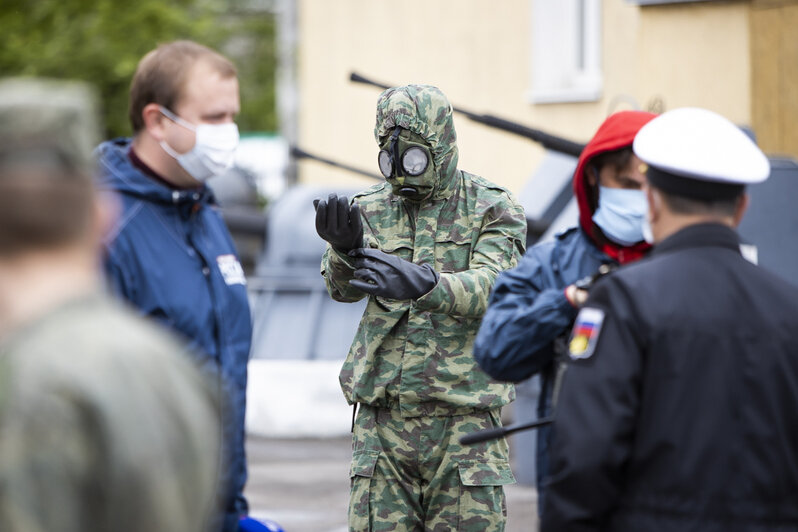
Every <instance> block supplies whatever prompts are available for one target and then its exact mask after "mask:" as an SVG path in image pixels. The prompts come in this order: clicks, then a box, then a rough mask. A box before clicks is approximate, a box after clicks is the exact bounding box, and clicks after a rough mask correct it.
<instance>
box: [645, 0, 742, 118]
mask: <svg viewBox="0 0 798 532" xmlns="http://www.w3.org/2000/svg"><path fill="white" fill-rule="evenodd" d="M749 12H750V5H749V2H747V1H743V2H699V3H688V4H671V5H665V6H650V7H642V8H640V26H639V29H638V35H637V46H638V48H639V53H638V63H637V70H638V79H639V88H640V93H641V95H643V97H645V98H654V97H657V96H659V97H661V99H662V101H663V103H664V107H665V109H673V108H676V107H685V106H698V107H706V108H708V109H711V110H713V111H716V112H718V113H720V114H722V115H724V116H726V117H727V118H729V119H730V120H732V121H734V122H736V123H739V124H745V125H750V124H751V105H750V100H751V83H750V78H751V65H750V53H749V48H750V43H749V29H748V26H749Z"/></svg>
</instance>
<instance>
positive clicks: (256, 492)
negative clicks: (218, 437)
mask: <svg viewBox="0 0 798 532" xmlns="http://www.w3.org/2000/svg"><path fill="white" fill-rule="evenodd" d="M510 452H511V456H512V453H513V442H512V439H511V440H510ZM247 453H248V456H247V459H248V463H249V481H248V483H247V488H246V495H247V498H248V499H249V503H250V511H251V514H252V516H253V517H256V518H266V519H271V520H273V521H275V522H277V523H278V524H279V525H280V526H281V527H282V528H283V529H284V530H285V532H346V531H347V524H346V512H347V506H348V504H349V461H350V458H351V440H350V438H349V437H348V436H346V437H334V438H324V439H319V438H301V439H293V438H280V439H274V438H264V437H257V436H250V437H249V438H248V439H247ZM505 493H506V496H507V528H506V532H535V531H537V530H538V522H537V513H536V511H535V508H536V501H537V495H536V490H535V488H534V487H531V486H527V485H523V484H514V485H510V486H505Z"/></svg>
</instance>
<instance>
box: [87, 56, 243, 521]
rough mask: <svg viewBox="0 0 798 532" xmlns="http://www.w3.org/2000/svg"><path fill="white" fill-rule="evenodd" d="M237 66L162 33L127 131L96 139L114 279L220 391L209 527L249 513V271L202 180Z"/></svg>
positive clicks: (231, 132) (224, 161)
mask: <svg viewBox="0 0 798 532" xmlns="http://www.w3.org/2000/svg"><path fill="white" fill-rule="evenodd" d="M238 111H239V96H238V80H237V77H236V70H235V67H234V66H233V65H232V64H231V63H230V61H228V60H227V59H226V58H224V57H222V56H221V55H219V54H217V53H216V52H214V51H212V50H210V49H208V48H206V47H204V46H201V45H199V44H197V43H194V42H190V41H177V42H173V43H170V44H165V45H162V46H160V47H158V48H157V49H155V50H153V51H152V52H150V53H148V54H147V55H146V56H144V58H143V59H142V60H141V62H140V63H139V65H138V69H137V70H136V73H135V76H134V78H133V82H132V84H131V89H130V121H131V124H132V126H133V131H134V136H133V138H132V139H126V138H125V139H115V140H112V141H108V142H105V143H103V144H101V145H100V147H99V148H98V150H97V151H98V156H99V172H100V182H101V186H103V187H104V188H106V189H110V190H113V191H115V192H116V193H117V194H118V196H119V198H120V203H121V209H122V212H121V214H120V216H119V220H118V222H117V224H116V226H115V227H114V228H113V230H112V232H111V233H110V235H109V236H108V237H107V242H106V251H107V253H106V261H105V267H106V272H107V275H108V278H109V281H110V283H111V284H112V286H113V288H114V290H115V291H116V292H117V293H118V294H119V295H120V296H121V297H123V298H125V299H127V300H128V301H130V302H131V303H132V304H133V305H134V306H135V307H137V308H139V309H140V311H141V313H142V314H144V315H147V316H150V317H152V318H154V319H156V320H157V321H159V322H161V323H162V324H164V325H165V326H167V327H168V328H170V329H172V330H174V331H177V332H178V333H180V334H182V336H183V337H184V338H185V340H186V342H187V343H188V345H189V347H190V349H191V352H192V353H193V354H194V356H195V357H196V359H197V362H198V363H199V365H200V367H201V368H202V369H203V370H205V372H206V373H207V374H208V375H209V376H210V377H211V379H212V380H213V382H214V383H215V385H216V386H218V389H219V392H220V395H221V397H222V398H223V401H224V405H225V406H224V407H223V412H222V432H223V450H224V453H223V455H224V461H225V463H224V464H222V465H221V467H222V469H221V475H220V476H221V482H220V506H221V507H220V512H221V514H223V521H224V523H223V524H222V523H219V526H218V528H217V529H216V530H222V531H224V532H229V531H235V530H238V527H239V519H240V518H241V517H243V516H246V515H247V511H248V508H247V502H246V500H245V498H244V496H243V489H244V484H245V482H246V478H247V468H246V458H245V454H244V410H245V406H246V385H247V361H248V359H249V349H250V339H251V332H252V325H251V320H250V312H249V304H248V300H247V291H246V279H245V277H244V272H243V269H242V267H241V264H240V263H239V261H238V257H237V256H236V250H235V248H234V246H233V241H232V239H231V237H230V234H229V232H228V230H227V228H226V227H225V225H224V222H223V221H222V218H221V216H220V214H219V212H218V210H217V208H216V205H215V202H214V197H213V194H212V192H211V190H210V189H209V188H208V187H207V186H206V185H205V180H206V179H208V178H210V177H212V176H213V175H216V174H219V173H221V172H222V171H224V170H225V169H226V168H228V167H229V166H230V165H231V164H232V161H233V154H234V151H235V148H236V146H237V144H238V128H237V126H236V124H235V123H234V122H233V119H234V117H235V116H236V114H237V113H238Z"/></svg>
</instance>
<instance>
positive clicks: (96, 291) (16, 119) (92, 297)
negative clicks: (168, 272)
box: [0, 79, 219, 532]
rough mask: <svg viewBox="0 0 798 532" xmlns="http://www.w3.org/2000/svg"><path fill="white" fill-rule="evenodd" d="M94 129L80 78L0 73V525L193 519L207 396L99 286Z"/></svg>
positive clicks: (80, 530)
mask: <svg viewBox="0 0 798 532" xmlns="http://www.w3.org/2000/svg"><path fill="white" fill-rule="evenodd" d="M97 133H98V129H97V123H96V115H95V113H94V101H93V98H92V93H91V91H90V90H89V89H88V88H87V87H86V86H85V85H83V84H79V83H70V82H52V81H45V80H35V79H11V80H4V81H2V82H0V530H3V531H6V532H31V531H45V530H59V531H63V532H85V531H89V530H90V531H93V532H141V531H143V530H146V531H148V532H177V531H183V532H197V531H204V530H207V528H206V525H207V524H208V519H209V516H210V513H211V511H212V509H213V501H214V496H215V492H216V482H217V473H218V471H217V467H216V463H217V461H218V459H219V458H218V448H219V441H218V436H217V435H218V430H219V429H218V417H217V414H216V411H217V406H216V400H215V397H214V396H213V395H212V393H211V391H210V388H209V387H208V386H207V383H206V382H205V381H204V380H203V379H202V378H201V376H200V374H199V372H198V370H197V369H196V368H195V367H193V366H192V365H191V364H190V363H189V362H188V361H187V360H186V359H185V357H184V356H181V354H180V350H181V348H180V345H179V344H178V342H177V341H176V340H175V339H173V338H171V337H170V336H168V335H167V334H166V333H164V332H163V331H160V330H158V328H156V327H155V326H153V325H152V324H150V323H146V322H145V321H144V320H142V319H141V318H139V317H137V316H135V315H134V314H133V313H132V312H130V311H129V310H127V309H124V308H122V306H121V305H119V304H118V303H116V302H115V301H113V300H112V299H110V298H109V297H108V296H106V295H104V293H103V291H102V286H103V282H102V274H101V268H100V250H101V244H100V241H101V237H102V233H103V231H104V230H106V229H107V228H108V225H109V223H110V219H111V217H112V214H111V211H112V208H110V207H109V205H108V203H107V202H104V201H102V200H101V199H100V198H99V197H98V195H97V194H96V192H95V190H94V189H93V182H92V175H91V165H90V160H91V149H92V146H93V143H94V142H96V139H97Z"/></svg>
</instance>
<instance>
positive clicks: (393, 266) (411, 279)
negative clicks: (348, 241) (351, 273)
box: [349, 248, 438, 300]
mask: <svg viewBox="0 0 798 532" xmlns="http://www.w3.org/2000/svg"><path fill="white" fill-rule="evenodd" d="M349 256H350V257H354V258H355V279H352V280H351V281H349V284H351V285H352V286H354V287H355V288H357V289H358V290H362V291H363V292H365V293H367V294H371V295H373V296H380V297H385V298H388V299H399V300H404V299H418V298H419V297H421V296H423V295H424V294H426V293H427V292H429V291H430V290H432V289H433V288H434V287H435V285H436V284H438V273H437V272H436V271H435V270H433V269H432V268H431V267H430V266H429V265H427V264H423V265H421V266H419V265H418V264H413V263H412V262H410V261H407V260H404V259H400V258H399V257H395V256H393V255H389V254H387V253H385V252H384V251H380V250H379V249H371V248H360V249H353V250H352V251H350V252H349Z"/></svg>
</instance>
